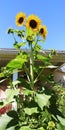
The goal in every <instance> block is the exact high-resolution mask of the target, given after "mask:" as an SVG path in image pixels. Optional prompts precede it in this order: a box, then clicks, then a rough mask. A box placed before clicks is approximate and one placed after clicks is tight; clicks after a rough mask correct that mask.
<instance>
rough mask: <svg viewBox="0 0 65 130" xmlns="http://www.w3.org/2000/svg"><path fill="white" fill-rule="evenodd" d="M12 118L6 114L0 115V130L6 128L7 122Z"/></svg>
mask: <svg viewBox="0 0 65 130" xmlns="http://www.w3.org/2000/svg"><path fill="white" fill-rule="evenodd" d="M11 120H12V118H11V117H9V116H8V115H7V114H4V115H2V116H1V117H0V130H6V127H7V124H8V123H9V122H10V121H11Z"/></svg>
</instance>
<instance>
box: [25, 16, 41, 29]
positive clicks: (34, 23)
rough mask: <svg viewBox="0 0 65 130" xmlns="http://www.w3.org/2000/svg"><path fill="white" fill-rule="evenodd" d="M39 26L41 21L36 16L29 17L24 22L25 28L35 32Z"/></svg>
mask: <svg viewBox="0 0 65 130" xmlns="http://www.w3.org/2000/svg"><path fill="white" fill-rule="evenodd" d="M40 25H41V20H40V19H39V18H38V17H37V16H36V15H33V14H32V15H30V16H28V18H27V21H26V28H27V29H29V28H31V29H32V30H33V31H37V30H38V29H39V26H40Z"/></svg>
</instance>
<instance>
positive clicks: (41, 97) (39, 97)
mask: <svg viewBox="0 0 65 130" xmlns="http://www.w3.org/2000/svg"><path fill="white" fill-rule="evenodd" d="M50 97H51V96H50V95H46V94H38V93H36V95H35V102H37V104H38V105H39V107H40V108H41V109H42V110H43V107H44V106H46V105H48V101H49V99H50Z"/></svg>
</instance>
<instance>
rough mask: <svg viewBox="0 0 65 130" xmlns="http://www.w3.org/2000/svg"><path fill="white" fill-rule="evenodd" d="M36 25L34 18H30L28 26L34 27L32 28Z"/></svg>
mask: <svg viewBox="0 0 65 130" xmlns="http://www.w3.org/2000/svg"><path fill="white" fill-rule="evenodd" d="M36 26H37V22H36V21H35V20H31V21H30V27H31V28H33V29H34V28H36Z"/></svg>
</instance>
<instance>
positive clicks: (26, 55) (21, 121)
mask: <svg viewBox="0 0 65 130" xmlns="http://www.w3.org/2000/svg"><path fill="white" fill-rule="evenodd" d="M16 25H18V26H23V29H21V30H14V29H11V28H9V29H8V34H10V33H11V34H12V35H13V38H14V44H13V46H14V48H15V49H16V50H17V51H18V55H17V56H16V58H15V59H13V60H12V61H10V62H9V63H8V64H7V65H6V67H4V69H3V71H2V72H1V73H0V77H1V78H4V77H5V78H7V79H8V80H9V81H10V83H9V86H7V90H6V91H5V93H6V99H7V100H1V102H0V106H1V108H2V107H3V105H4V106H5V105H6V104H8V103H13V102H15V101H16V102H17V111H12V110H11V111H9V112H7V113H6V114H3V115H1V116H0V120H2V123H1V126H0V128H1V129H2V130H5V129H7V130H61V126H62V128H63V129H64V128H65V126H64V122H65V116H64V115H63V113H62V111H61V108H60V107H58V106H57V104H58V100H57V93H56V91H55V89H53V87H51V88H50V87H48V86H47V85H48V84H51V85H52V86H54V85H55V83H54V81H53V80H52V75H49V76H48V75H47V76H46V75H45V74H44V70H45V69H46V68H47V67H48V65H51V63H50V59H51V58H52V56H53V55H54V54H55V50H54V51H51V53H50V54H49V55H47V54H46V53H45V52H44V51H43V49H42V47H41V46H40V45H39V43H41V42H42V41H43V42H44V40H45V39H46V35H47V33H48V32H47V28H46V26H45V25H42V23H41V20H40V19H39V18H38V17H37V16H35V15H30V16H29V17H27V20H26V15H25V14H24V13H19V14H17V16H16ZM15 34H16V35H17V36H18V37H19V38H20V39H21V42H20V41H19V42H18V41H17V40H16V37H15V36H16V35H15ZM26 46H27V47H28V50H26V49H24V50H23V47H26ZM15 69H16V70H17V72H21V73H22V75H23V77H20V78H18V79H17V80H16V81H14V82H12V80H11V75H12V74H13V71H14V70H15ZM54 88H55V87H54ZM3 118H4V119H3ZM6 120H7V121H6ZM3 125H4V126H3Z"/></svg>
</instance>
